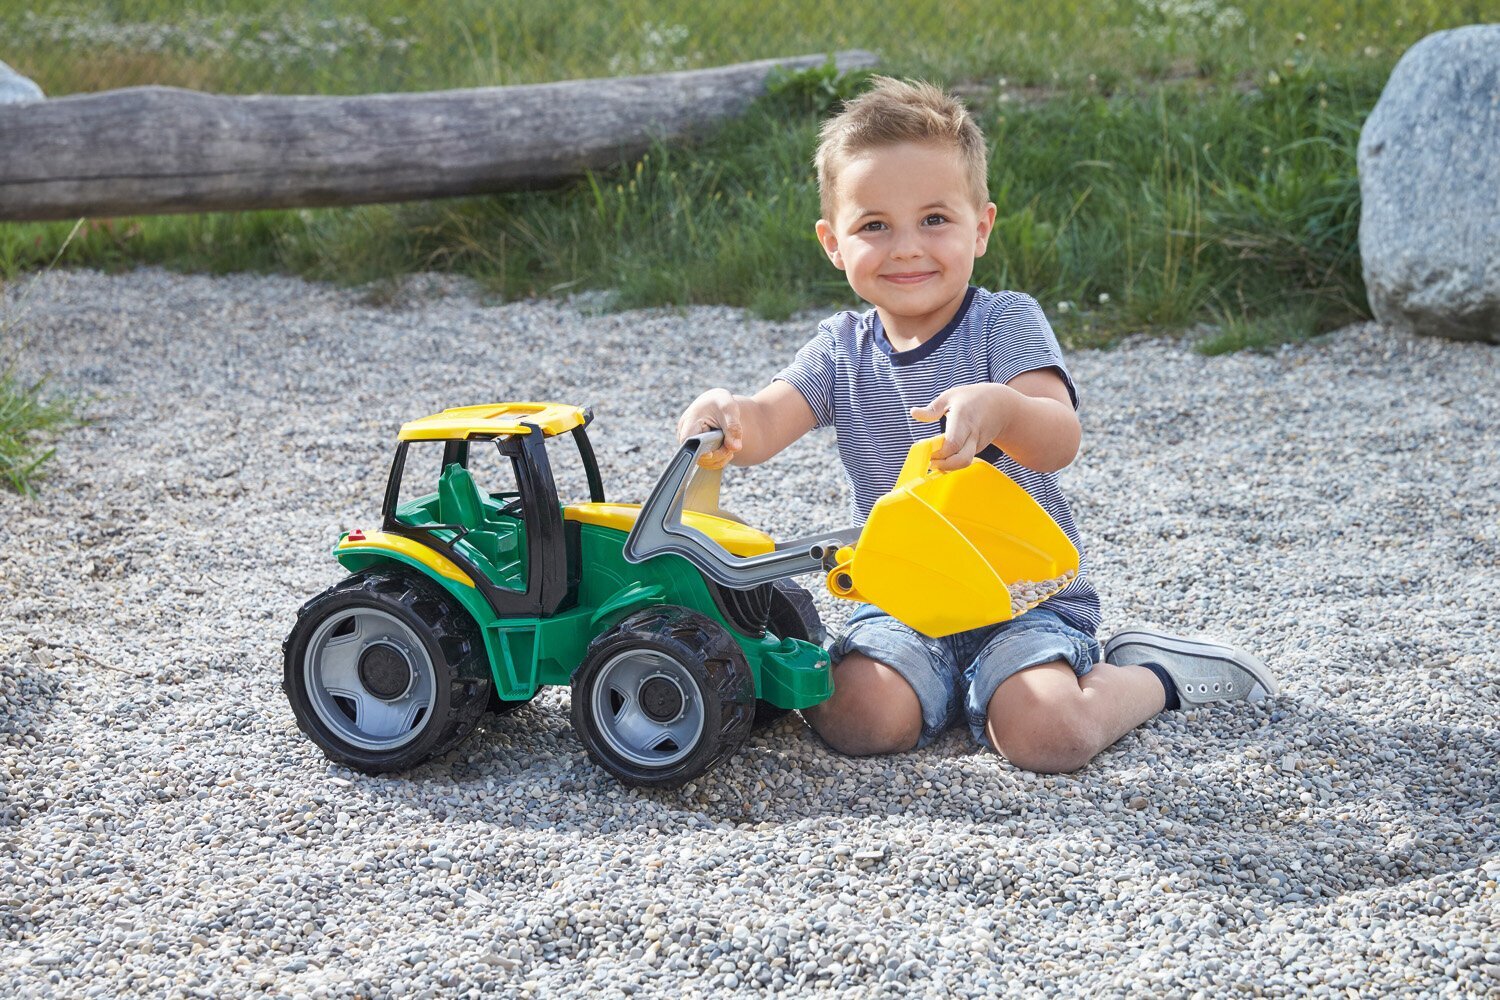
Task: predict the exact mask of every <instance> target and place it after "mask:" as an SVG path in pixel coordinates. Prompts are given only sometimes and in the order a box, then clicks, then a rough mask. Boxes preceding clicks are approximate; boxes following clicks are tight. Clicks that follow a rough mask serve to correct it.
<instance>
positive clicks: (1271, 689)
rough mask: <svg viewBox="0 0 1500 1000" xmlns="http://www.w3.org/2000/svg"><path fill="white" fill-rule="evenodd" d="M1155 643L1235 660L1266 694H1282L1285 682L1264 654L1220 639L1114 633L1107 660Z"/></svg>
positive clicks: (1191, 653)
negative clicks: (1263, 659) (1233, 646)
mask: <svg viewBox="0 0 1500 1000" xmlns="http://www.w3.org/2000/svg"><path fill="white" fill-rule="evenodd" d="M1131 645H1137V646H1153V647H1155V648H1157V649H1163V650H1166V651H1167V652H1169V653H1179V654H1181V655H1183V656H1197V657H1202V658H1203V659H1205V660H1219V661H1221V662H1224V663H1232V664H1234V665H1235V666H1237V667H1240V668H1242V669H1243V670H1244V671H1245V672H1246V673H1248V674H1249V675H1250V676H1252V677H1254V678H1255V680H1256V683H1258V684H1259V685H1260V686H1261V687H1263V688H1265V691H1266V697H1268V698H1269V697H1271V696H1272V695H1276V694H1280V693H1281V685H1279V684H1277V683H1276V678H1275V677H1273V676H1272V675H1271V670H1270V668H1269V667H1267V666H1266V665H1265V664H1264V663H1263V662H1261V660H1260V657H1258V656H1255V655H1254V654H1253V653H1247V652H1245V651H1244V650H1240V649H1231V648H1229V647H1228V646H1224V645H1220V644H1219V643H1217V642H1206V641H1204V640H1201V639H1184V638H1182V637H1181V636H1176V635H1165V634H1163V633H1161V632H1145V631H1138V632H1121V633H1120V634H1119V635H1116V636H1112V637H1111V638H1110V640H1109V642H1107V643H1105V645H1104V661H1105V662H1106V663H1112V662H1114V661H1113V660H1111V659H1110V658H1109V657H1110V654H1111V653H1113V652H1114V651H1115V650H1116V649H1118V648H1119V647H1121V646H1131ZM1257 700H1259V699H1257Z"/></svg>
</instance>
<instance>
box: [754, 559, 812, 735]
mask: <svg viewBox="0 0 1500 1000" xmlns="http://www.w3.org/2000/svg"><path fill="white" fill-rule="evenodd" d="M771 586H772V588H773V589H772V591H771V620H770V623H769V624H768V625H767V626H766V630H767V631H768V632H770V633H771V634H772V635H774V636H777V637H778V638H782V639H801V640H802V641H803V642H810V643H812V644H813V645H814V646H821V645H823V642H824V640H825V639H826V638H827V633H826V632H825V631H824V630H823V619H822V618H820V617H819V616H818V607H817V605H816V604H814V603H813V596H812V594H809V593H808V592H807V590H806V588H804V587H802V586H800V585H798V584H795V583H793V582H792V581H790V580H775V581H773V582H772V584H771ZM790 711H791V709H789V708H782V707H781V706H779V705H773V704H771V703H770V702H769V701H766V700H765V699H764V698H758V699H756V702H755V728H756V729H757V730H759V729H766V728H768V727H770V726H774V725H775V724H776V723H778V722H780V721H781V720H782V718H783V717H785V715H786V713H788V712H790Z"/></svg>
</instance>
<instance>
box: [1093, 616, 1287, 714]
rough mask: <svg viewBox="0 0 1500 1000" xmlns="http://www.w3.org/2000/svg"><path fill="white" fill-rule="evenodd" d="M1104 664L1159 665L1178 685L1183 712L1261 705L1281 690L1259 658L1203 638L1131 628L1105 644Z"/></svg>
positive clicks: (1178, 696) (1178, 695)
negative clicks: (1220, 704) (1219, 704)
mask: <svg viewBox="0 0 1500 1000" xmlns="http://www.w3.org/2000/svg"><path fill="white" fill-rule="evenodd" d="M1104 662H1105V663H1115V664H1133V663H1159V664H1161V666H1162V669H1163V670H1165V671H1166V672H1167V673H1168V674H1170V675H1171V677H1172V682H1173V683H1174V684H1176V685H1177V698H1178V700H1179V701H1181V702H1182V705H1183V707H1184V708H1186V707H1187V706H1188V705H1204V704H1207V703H1209V702H1214V701H1250V702H1255V701H1260V700H1261V699H1262V698H1264V697H1266V696H1267V695H1273V694H1276V693H1277V692H1278V691H1280V690H1281V689H1280V687H1278V686H1277V684H1276V678H1274V677H1272V676H1271V671H1270V670H1268V669H1267V668H1266V665H1265V664H1264V663H1262V662H1261V661H1260V660H1259V659H1257V658H1256V657H1254V656H1251V655H1250V654H1249V653H1246V652H1244V651H1243V650H1239V649H1231V648H1230V647H1228V646H1221V645H1219V644H1218V643H1214V642H1206V641H1205V640H1203V639H1186V638H1183V637H1182V636H1178V635H1170V634H1168V633H1166V632H1152V631H1150V630H1148V629H1133V630H1131V631H1128V632H1120V633H1118V634H1117V635H1115V636H1114V637H1113V638H1111V639H1110V640H1109V642H1107V643H1105V644H1104Z"/></svg>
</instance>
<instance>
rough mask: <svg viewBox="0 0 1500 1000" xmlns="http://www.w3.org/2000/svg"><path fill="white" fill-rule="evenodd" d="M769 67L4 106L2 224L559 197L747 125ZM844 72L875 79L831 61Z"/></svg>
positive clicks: (816, 60) (157, 92) (849, 57)
mask: <svg viewBox="0 0 1500 1000" xmlns="http://www.w3.org/2000/svg"><path fill="white" fill-rule="evenodd" d="M824 60H825V57H823V56H804V57H801V58H793V59H766V60H761V61H759V62H750V63H739V64H736V65H733V66H724V67H719V68H715V69H705V70H691V71H687V72H679V73H663V74H658V75H654V76H635V77H619V78H613V79H599V80H572V81H567V82H563V83H546V84H534V85H527V86H517V87H485V88H478V89H473V90H448V91H433V92H428V93H414V94H373V95H368V96H360V97H272V96H265V97H225V96H218V95H213V94H203V93H198V92H197V91H192V90H181V89H177V88H173V87H131V88H127V89H124V90H111V91H105V92H103V93H99V94H89V95H84V96H78V97H63V98H57V99H53V100H45V101H38V102H35V103H31V104H16V105H3V106H0V220H23V219H25V220H44V219H72V218H78V217H80V216H112V215H134V214H155V213H166V212H204V211H221V210H237V209H258V208H303V207H312V206H321V205H355V204H363V203H367V202H384V201H409V200H413V199H421V198H444V197H452V196H458V195H471V194H483V193H490V192H495V191H513V190H519V189H526V188H532V187H538V186H543V185H548V184H556V183H558V182H559V181H562V180H565V179H567V178H571V177H577V176H581V175H582V174H583V173H584V172H585V171H588V170H596V169H601V168H604V167H608V166H611V165H614V164H617V163H620V162H622V161H628V160H629V159H632V158H634V157H637V156H639V155H640V154H641V153H643V152H645V151H646V150H647V149H649V148H650V144H651V143H652V141H654V140H672V139H679V138H684V137H688V136H693V135H699V134H702V133H703V132H705V131H707V130H709V129H711V128H712V127H713V126H715V125H716V124H718V123H720V122H723V121H724V120H726V119H728V118H731V117H733V116H735V115H738V114H742V113H743V112H744V111H745V110H746V109H747V108H748V107H749V106H750V104H751V103H752V102H753V101H754V100H755V98H757V97H759V96H760V95H762V94H763V93H765V87H766V79H767V76H768V75H769V73H770V72H771V70H772V69H773V68H775V67H778V66H779V67H784V68H787V69H802V68H807V67H812V66H817V65H820V64H822V63H823V62H824ZM835 61H836V64H837V66H838V68H839V69H840V70H841V71H847V70H850V69H858V68H866V67H869V66H872V65H874V62H875V58H874V56H873V55H871V54H870V53H868V52H861V51H850V52H842V53H839V54H838V55H837V56H836V57H835Z"/></svg>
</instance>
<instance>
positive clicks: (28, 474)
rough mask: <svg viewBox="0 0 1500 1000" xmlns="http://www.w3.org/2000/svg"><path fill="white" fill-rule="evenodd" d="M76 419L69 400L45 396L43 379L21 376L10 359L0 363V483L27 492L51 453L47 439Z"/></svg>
mask: <svg viewBox="0 0 1500 1000" xmlns="http://www.w3.org/2000/svg"><path fill="white" fill-rule="evenodd" d="M76 422H77V416H76V412H75V410H74V407H73V405H72V403H70V402H69V401H67V400H65V399H61V398H56V397H49V396H48V395H47V392H46V380H45V379H41V380H35V381H27V380H25V379H23V378H21V377H20V375H18V374H17V373H16V369H15V363H14V362H13V361H12V362H10V363H7V364H6V365H5V366H3V367H0V483H3V484H4V485H5V486H6V487H7V488H8V489H11V490H14V491H15V492H17V493H31V492H32V491H33V489H34V485H35V483H36V480H37V479H38V477H39V476H40V475H41V469H42V466H43V465H44V464H45V463H46V461H47V460H48V459H49V458H51V457H52V453H53V449H52V448H51V447H49V446H48V442H49V441H50V440H51V439H52V438H54V437H56V435H57V434H58V433H60V432H61V431H62V430H63V429H64V428H65V427H68V426H70V425H72V424H74V423H76Z"/></svg>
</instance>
